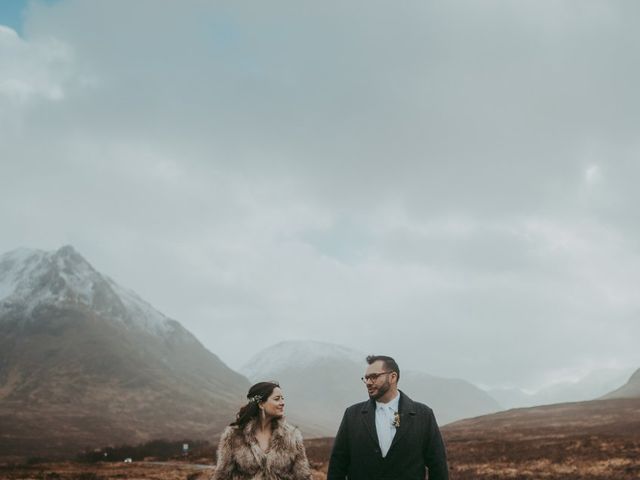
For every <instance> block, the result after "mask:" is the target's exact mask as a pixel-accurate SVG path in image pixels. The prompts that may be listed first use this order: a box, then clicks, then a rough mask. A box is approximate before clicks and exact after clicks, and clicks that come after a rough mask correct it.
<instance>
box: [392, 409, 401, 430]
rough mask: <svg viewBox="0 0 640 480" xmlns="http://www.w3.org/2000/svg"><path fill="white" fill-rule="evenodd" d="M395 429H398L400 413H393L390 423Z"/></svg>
mask: <svg viewBox="0 0 640 480" xmlns="http://www.w3.org/2000/svg"><path fill="white" fill-rule="evenodd" d="M391 425H393V426H394V427H396V428H399V427H400V412H393V422H392V423H391Z"/></svg>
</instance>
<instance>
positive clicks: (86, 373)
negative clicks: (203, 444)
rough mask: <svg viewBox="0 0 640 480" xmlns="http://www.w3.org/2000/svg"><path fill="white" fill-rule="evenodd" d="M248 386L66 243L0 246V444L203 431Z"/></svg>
mask: <svg viewBox="0 0 640 480" xmlns="http://www.w3.org/2000/svg"><path fill="white" fill-rule="evenodd" d="M248 386H249V384H248V380H247V379H246V378H245V377H243V376H242V375H240V374H238V373H237V372H234V371H233V370H231V369H230V368H228V367H227V366H226V365H225V364H224V363H223V362H222V361H220V359H219V358H218V357H217V356H216V355H214V354H213V353H211V352H209V351H208V350H207V349H205V348H204V347H203V346H202V344H200V342H199V341H198V340H197V339H196V338H195V337H194V336H193V335H192V334H191V333H190V332H188V331H187V330H186V329H185V328H183V327H182V325H180V323H178V322H177V321H175V320H172V319H169V318H167V317H166V316H164V315H163V314H162V313H160V312H158V311H157V310H155V309H154V308H153V307H152V306H150V305H149V304H148V303H146V302H145V301H144V300H142V299H141V298H140V297H138V296H137V295H136V294H135V293H134V292H132V291H130V290H127V289H125V288H123V287H121V286H119V285H118V284H116V283H115V282H114V281H113V280H111V279H109V278H107V277H106V276H104V275H102V274H101V273H100V272H98V271H96V270H95V269H94V268H93V267H92V266H91V265H90V264H89V262H87V261H86V260H85V259H84V258H83V257H82V256H81V255H80V254H79V253H78V252H76V251H75V250H74V249H73V248H72V247H70V246H66V247H63V248H61V249H59V250H57V251H55V252H43V251H39V250H27V249H20V250H15V251H12V252H9V253H7V254H4V255H2V256H0V454H2V455H4V456H7V455H24V454H28V455H56V454H65V455H73V454H74V453H76V452H77V451H78V450H79V449H81V448H85V447H90V448H94V447H98V446H104V445H108V444H114V443H129V444H131V443H138V442H142V441H147V440H150V439H155V438H174V439H176V438H193V439H196V438H210V439H213V438H214V437H215V436H216V435H217V434H219V433H220V431H221V430H222V428H223V427H224V426H225V425H227V424H228V423H229V422H230V421H231V420H232V419H233V418H234V415H235V413H236V411H237V408H238V406H239V405H240V404H241V403H242V402H243V400H244V396H245V394H246V391H247V388H248ZM16 412H20V415H15V413H16Z"/></svg>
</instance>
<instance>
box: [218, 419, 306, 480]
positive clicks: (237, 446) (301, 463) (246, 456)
mask: <svg viewBox="0 0 640 480" xmlns="http://www.w3.org/2000/svg"><path fill="white" fill-rule="evenodd" d="M254 431H255V421H250V422H249V423H247V424H246V425H245V427H244V428H240V427H237V426H230V427H227V428H226V429H225V430H224V432H223V433H222V436H221V437H220V444H219V446H218V463H217V465H216V471H215V473H214V474H213V477H211V480H310V479H311V470H310V469H309V462H308V461H307V455H306V453H305V449H304V445H303V443H302V434H301V433H300V430H298V429H297V428H296V427H293V426H291V425H289V424H288V423H287V422H286V421H285V420H284V419H281V420H278V422H277V427H276V428H274V429H273V431H272V433H271V441H270V442H269V448H268V449H267V451H266V452H265V451H263V450H262V448H260V445H259V444H258V440H256V437H255V435H254Z"/></svg>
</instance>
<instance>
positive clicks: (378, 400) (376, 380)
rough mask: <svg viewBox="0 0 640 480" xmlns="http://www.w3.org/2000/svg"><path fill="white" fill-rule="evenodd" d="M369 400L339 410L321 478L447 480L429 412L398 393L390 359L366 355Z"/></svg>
mask: <svg viewBox="0 0 640 480" xmlns="http://www.w3.org/2000/svg"><path fill="white" fill-rule="evenodd" d="M367 363H368V364H369V366H368V367H367V370H366V373H365V376H364V377H362V381H363V382H364V383H365V384H366V386H367V392H368V393H369V401H367V402H363V403H357V404H355V405H352V406H350V407H349V408H347V410H346V411H345V412H344V417H342V423H341V424H340V428H339V429H338V433H337V435H336V439H335V441H334V444H333V450H332V452H331V460H330V461H329V471H328V472H327V480H345V479H347V478H348V479H349V480H374V479H376V480H377V479H380V480H386V479H388V480H391V479H393V480H401V479H406V480H424V479H425V478H426V472H427V471H428V472H429V476H428V478H429V480H448V478H449V468H448V466H447V454H446V451H445V447H444V442H443V441H442V436H441V435H440V429H439V428H438V424H437V423H436V419H435V417H434V415H433V411H432V410H431V409H430V408H429V407H427V406H426V405H424V404H422V403H418V402H414V401H413V400H411V399H410V398H409V397H407V396H406V395H405V394H404V393H403V392H401V391H399V390H398V380H400V369H399V368H398V364H397V363H396V362H395V360H394V359H393V358H391V357H386V356H382V355H378V356H368V357H367Z"/></svg>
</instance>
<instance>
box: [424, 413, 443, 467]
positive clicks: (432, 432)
mask: <svg viewBox="0 0 640 480" xmlns="http://www.w3.org/2000/svg"><path fill="white" fill-rule="evenodd" d="M424 445H425V447H424V452H423V456H424V463H425V466H426V467H427V468H428V469H429V480H449V465H448V464H447V451H446V449H445V446H444V441H443V440H442V435H441V434H440V429H439V428H438V423H437V422H436V417H435V415H434V414H433V411H432V410H431V409H429V412H428V417H427V438H426V439H425V442H424Z"/></svg>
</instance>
